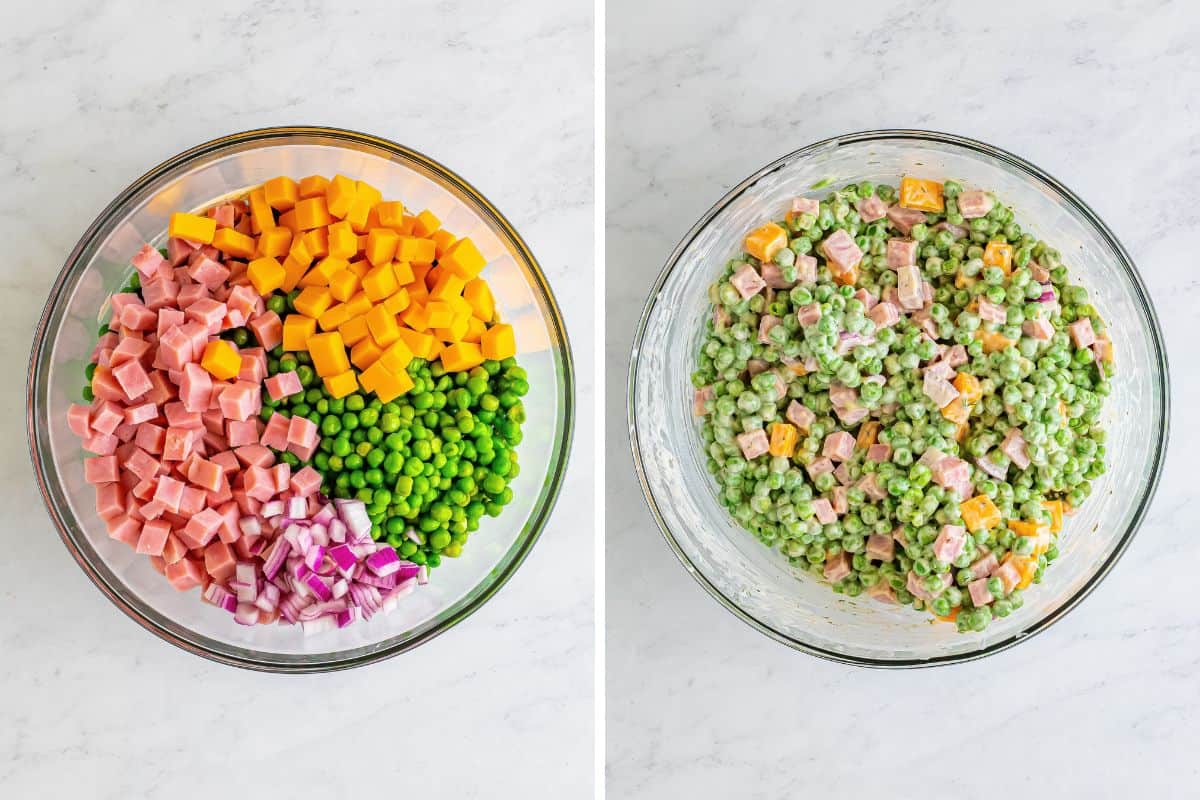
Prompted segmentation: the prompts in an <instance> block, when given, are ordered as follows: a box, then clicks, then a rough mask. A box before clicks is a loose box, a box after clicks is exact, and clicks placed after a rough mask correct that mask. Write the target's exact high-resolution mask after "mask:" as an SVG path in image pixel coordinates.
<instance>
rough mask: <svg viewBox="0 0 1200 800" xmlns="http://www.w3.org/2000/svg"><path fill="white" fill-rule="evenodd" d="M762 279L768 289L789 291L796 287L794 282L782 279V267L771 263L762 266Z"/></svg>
mask: <svg viewBox="0 0 1200 800" xmlns="http://www.w3.org/2000/svg"><path fill="white" fill-rule="evenodd" d="M762 279H763V281H764V282H765V283H766V284H767V288H768V289H790V288H792V287H793V286H795V285H796V281H789V280H787V279H786V278H784V277H783V267H781V266H779V265H778V264H776V263H775V262H773V261H768V262H767V263H765V264H763V265H762Z"/></svg>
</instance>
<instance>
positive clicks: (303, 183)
mask: <svg viewBox="0 0 1200 800" xmlns="http://www.w3.org/2000/svg"><path fill="white" fill-rule="evenodd" d="M328 187H329V178H326V177H325V176H324V175H309V176H308V177H306V178H301V179H300V190H299V194H300V198H301V199H306V198H309V197H319V196H320V195H323V194H325V190H326V189H327V188H328Z"/></svg>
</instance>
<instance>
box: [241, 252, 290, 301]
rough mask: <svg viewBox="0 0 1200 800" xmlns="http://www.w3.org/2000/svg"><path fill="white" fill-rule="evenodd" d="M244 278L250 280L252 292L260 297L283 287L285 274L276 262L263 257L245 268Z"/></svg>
mask: <svg viewBox="0 0 1200 800" xmlns="http://www.w3.org/2000/svg"><path fill="white" fill-rule="evenodd" d="M246 277H248V278H249V279H250V285H251V286H253V287H254V291H256V292H258V293H259V294H261V295H268V294H270V293H271V292H273V291H275V290H276V289H280V288H282V287H283V282H284V280H286V278H287V272H286V271H285V270H284V268H283V266H282V265H280V263H279V262H278V261H277V260H275V259H274V258H272V257H270V256H263V257H262V258H256V259H254V260H253V261H251V262H250V263H249V264H248V265H247V266H246Z"/></svg>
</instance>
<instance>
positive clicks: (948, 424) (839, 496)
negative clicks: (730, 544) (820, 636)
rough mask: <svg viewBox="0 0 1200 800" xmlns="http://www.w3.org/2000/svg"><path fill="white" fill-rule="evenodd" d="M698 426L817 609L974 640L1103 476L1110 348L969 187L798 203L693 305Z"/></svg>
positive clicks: (733, 504)
mask: <svg viewBox="0 0 1200 800" xmlns="http://www.w3.org/2000/svg"><path fill="white" fill-rule="evenodd" d="M709 298H710V300H711V302H712V306H713V310H712V315H711V318H710V319H709V320H708V321H707V322H706V323H705V329H704V335H703V337H702V343H701V346H700V350H699V353H698V354H697V357H696V370H695V372H694V373H693V375H692V382H693V384H694V389H695V395H694V412H695V414H696V415H697V417H699V418H700V420H701V422H700V433H701V437H702V439H703V443H704V446H705V447H706V450H707V467H708V470H709V471H710V472H711V473H712V474H713V475H714V477H715V478H716V481H717V484H718V486H719V498H720V500H721V502H722V503H723V504H724V505H725V507H726V508H727V509H728V510H729V512H730V514H731V515H732V516H733V517H734V519H736V520H737V522H738V523H739V524H740V525H741V526H742V527H743V528H745V529H746V530H747V531H749V532H750V533H752V534H754V535H755V536H756V537H757V538H758V539H759V540H760V541H762V542H763V544H765V545H767V546H769V547H772V548H777V549H779V550H780V551H781V552H782V553H783V554H784V555H785V556H786V557H787V558H788V560H789V561H790V562H791V563H792V564H793V565H795V566H796V567H799V568H801V569H804V570H807V571H809V572H812V573H813V574H815V575H818V576H821V577H822V578H824V579H825V580H826V581H828V582H829V583H830V584H831V585H832V588H833V590H834V591H835V592H838V593H842V594H845V595H848V596H857V595H860V594H863V593H866V594H867V595H869V596H870V597H872V598H874V599H876V600H878V601H881V602H884V603H893V604H896V603H898V604H904V605H911V606H912V607H913V608H914V609H917V610H925V611H928V612H931V613H932V614H934V615H935V616H936V617H938V618H940V619H942V620H945V621H950V622H954V623H955V625H956V626H957V629H958V630H959V631H960V632H968V631H982V630H984V629H986V628H987V626H988V624H989V623H990V622H991V621H992V619H993V618H995V617H1007V616H1008V615H1009V614H1011V613H1013V612H1014V611H1015V610H1017V609H1019V608H1020V607H1021V606H1022V604H1023V591H1024V590H1025V589H1026V588H1027V587H1029V586H1030V585H1031V584H1034V583H1039V582H1040V581H1041V580H1042V576H1043V574H1044V572H1045V570H1046V569H1047V567H1048V566H1049V565H1050V564H1051V563H1052V562H1053V561H1054V560H1055V559H1056V558H1057V557H1058V555H1059V550H1060V547H1059V537H1060V535H1061V533H1062V530H1063V517H1064V515H1065V514H1068V513H1070V511H1071V510H1072V509H1076V508H1078V507H1079V506H1080V505H1082V504H1083V502H1084V501H1085V500H1086V499H1087V498H1088V496H1089V495H1090V494H1091V492H1092V481H1094V480H1095V479H1097V478H1099V477H1100V476H1101V475H1102V474H1103V473H1104V471H1105V455H1106V454H1105V438H1106V437H1105V431H1104V429H1103V427H1102V425H1101V412H1102V406H1103V402H1104V398H1105V397H1106V396H1107V395H1108V394H1109V392H1110V388H1111V379H1112V377H1113V375H1114V363H1113V348H1112V342H1111V339H1110V337H1109V335H1108V332H1107V330H1106V327H1105V324H1104V321H1103V320H1102V319H1101V317H1100V315H1099V314H1098V312H1097V310H1096V308H1095V306H1093V305H1092V303H1091V302H1090V300H1089V295H1088V291H1087V290H1086V289H1085V288H1084V287H1082V286H1079V285H1075V284H1072V283H1071V282H1070V280H1069V274H1068V270H1067V268H1066V266H1064V264H1063V260H1062V256H1061V254H1060V253H1059V252H1058V251H1057V250H1055V249H1054V248H1053V247H1051V246H1050V245H1049V244H1047V243H1046V242H1044V241H1041V240H1039V239H1037V238H1036V237H1035V236H1033V235H1032V234H1030V233H1028V232H1026V231H1024V230H1022V228H1021V226H1020V225H1019V224H1018V223H1017V222H1016V220H1015V215H1014V213H1013V210H1012V208H1010V207H1008V206H1006V205H1004V204H1003V203H1002V202H1000V201H999V200H998V199H997V198H996V197H995V196H993V195H992V194H991V193H989V192H988V191H986V190H984V189H978V188H971V189H968V188H967V187H964V186H963V185H962V184H960V183H959V182H957V181H954V180H947V181H945V182H944V183H942V182H938V181H933V180H925V179H919V178H914V177H903V178H902V179H901V181H900V185H899V187H898V189H897V188H896V187H893V186H888V185H883V184H880V185H875V184H873V183H871V182H866V181H864V182H860V183H856V184H851V185H847V186H844V187H842V188H841V189H837V190H834V191H830V192H829V193H828V194H827V195H826V196H825V197H824V198H821V199H816V198H810V197H799V198H797V199H795V200H794V201H793V203H792V207H791V209H790V210H789V211H788V212H787V213H786V215H785V216H784V218H783V219H779V220H775V221H772V222H767V223H765V224H764V225H762V226H761V227H759V228H756V229H755V230H753V231H751V232H750V233H749V234H748V235H747V236H746V239H745V252H744V253H743V254H742V255H740V256H739V257H737V258H734V259H733V260H731V261H729V262H728V263H727V264H726V266H725V269H724V272H723V273H722V275H721V277H720V278H719V279H718V280H717V281H716V282H714V283H713V284H712V285H711V287H710V290H709Z"/></svg>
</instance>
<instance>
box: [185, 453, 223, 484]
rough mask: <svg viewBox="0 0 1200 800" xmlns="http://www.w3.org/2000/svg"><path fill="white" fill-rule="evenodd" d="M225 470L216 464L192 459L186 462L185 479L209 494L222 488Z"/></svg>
mask: <svg viewBox="0 0 1200 800" xmlns="http://www.w3.org/2000/svg"><path fill="white" fill-rule="evenodd" d="M224 475H225V470H224V469H222V468H221V467H220V465H218V464H214V463H213V462H211V461H205V460H204V459H203V458H200V457H198V456H197V457H194V458H192V460H191V461H189V462H188V470H187V477H188V480H189V481H191V482H192V483H193V484H195V485H196V486H199V487H200V488H202V489H207V490H208V491H210V492H215V491H217V490H219V489H220V488H221V486H222V479H223V478H224Z"/></svg>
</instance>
